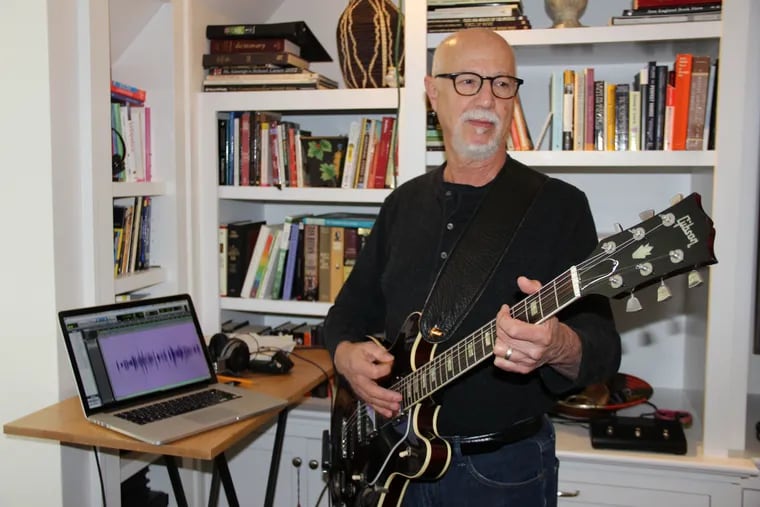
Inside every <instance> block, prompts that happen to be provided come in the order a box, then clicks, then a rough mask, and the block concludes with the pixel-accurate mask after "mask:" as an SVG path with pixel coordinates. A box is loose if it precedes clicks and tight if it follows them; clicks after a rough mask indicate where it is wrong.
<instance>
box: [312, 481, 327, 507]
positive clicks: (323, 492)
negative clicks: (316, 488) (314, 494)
mask: <svg viewBox="0 0 760 507" xmlns="http://www.w3.org/2000/svg"><path fill="white" fill-rule="evenodd" d="M325 491H327V484H325V487H323V488H322V491H321V492H320V493H319V498H317V503H315V504H314V507H319V504H320V503H321V502H322V497H323V496H325Z"/></svg>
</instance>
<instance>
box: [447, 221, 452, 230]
mask: <svg viewBox="0 0 760 507" xmlns="http://www.w3.org/2000/svg"><path fill="white" fill-rule="evenodd" d="M453 228H454V224H452V223H451V222H449V223H447V224H446V229H448V230H449V231H450V230H452V229H453Z"/></svg>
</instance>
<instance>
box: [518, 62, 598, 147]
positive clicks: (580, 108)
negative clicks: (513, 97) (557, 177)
mask: <svg viewBox="0 0 760 507" xmlns="http://www.w3.org/2000/svg"><path fill="white" fill-rule="evenodd" d="M585 77H586V76H585V74H584V73H583V72H582V71H578V72H576V73H575V82H574V83H573V90H574V91H575V93H574V94H573V150H575V151H583V149H584V147H585V146H584V144H585V137H586V126H585V121H586V100H585V99H586V79H585ZM515 107H516V106H515Z"/></svg>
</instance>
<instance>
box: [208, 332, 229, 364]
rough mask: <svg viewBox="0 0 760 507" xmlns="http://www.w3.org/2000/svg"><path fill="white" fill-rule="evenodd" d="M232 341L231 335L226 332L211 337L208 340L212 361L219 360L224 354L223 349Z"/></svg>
mask: <svg viewBox="0 0 760 507" xmlns="http://www.w3.org/2000/svg"><path fill="white" fill-rule="evenodd" d="M229 341H230V338H229V336H227V335H226V334H224V333H216V334H215V335H214V336H212V337H211V340H209V342H208V353H209V354H210V355H211V360H212V361H218V360H219V358H220V357H221V356H222V349H224V346H225V345H227V342H229Z"/></svg>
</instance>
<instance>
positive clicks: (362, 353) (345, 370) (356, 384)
mask: <svg viewBox="0 0 760 507" xmlns="http://www.w3.org/2000/svg"><path fill="white" fill-rule="evenodd" d="M334 362H335V368H336V369H337V370H338V372H339V373H340V374H341V375H343V377H345V379H346V380H347V381H348V383H349V384H351V387H352V388H353V390H354V394H356V396H358V397H359V398H361V399H362V400H364V401H365V402H366V403H367V404H369V405H370V406H371V407H372V408H373V409H375V411H376V412H377V413H379V414H380V415H382V416H383V417H386V418H391V417H393V414H395V413H397V412H398V411H399V410H400V409H401V393H398V392H396V391H391V390H389V389H385V388H383V387H380V385H378V383H377V380H378V379H381V378H383V377H385V376H387V375H389V374H390V372H391V366H392V365H393V355H392V354H391V353H390V352H388V351H387V350H385V349H384V348H383V347H382V346H380V345H379V344H378V343H375V342H373V341H366V342H361V343H352V342H348V341H344V342H341V343H340V344H338V348H337V349H335V357H334Z"/></svg>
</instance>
